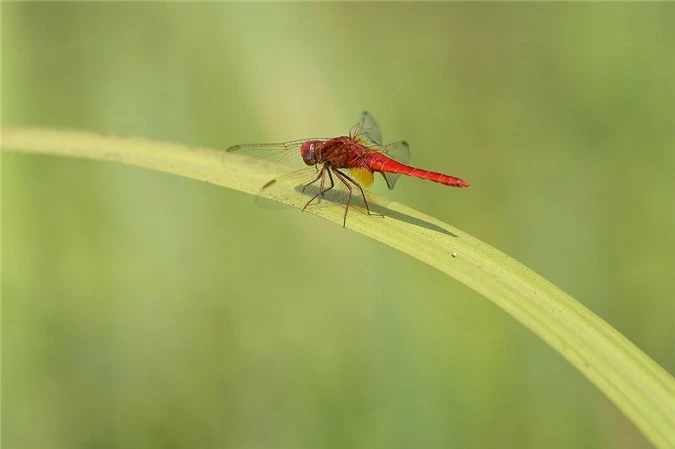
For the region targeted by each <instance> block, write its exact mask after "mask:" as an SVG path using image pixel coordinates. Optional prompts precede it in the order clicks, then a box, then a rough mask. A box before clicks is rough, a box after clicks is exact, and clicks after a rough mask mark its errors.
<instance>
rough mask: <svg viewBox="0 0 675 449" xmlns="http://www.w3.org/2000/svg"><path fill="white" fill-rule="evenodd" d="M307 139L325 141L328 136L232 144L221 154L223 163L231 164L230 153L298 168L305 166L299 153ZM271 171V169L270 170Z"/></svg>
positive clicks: (287, 167)
mask: <svg viewBox="0 0 675 449" xmlns="http://www.w3.org/2000/svg"><path fill="white" fill-rule="evenodd" d="M308 140H319V141H326V140H329V139H328V138H324V137H322V138H315V139H300V140H291V141H289V142H280V143H254V144H245V145H234V146H231V147H230V148H228V149H227V150H225V152H224V153H223V156H222V161H223V164H224V165H227V166H230V165H231V164H232V159H231V155H233V154H236V155H239V156H245V157H250V158H253V159H258V160H263V161H266V162H268V163H270V164H274V165H279V166H281V167H283V168H286V169H287V170H288V169H300V168H304V167H305V163H304V162H303V160H302V156H301V154H300V147H301V146H302V144H303V143H305V142H307V141H308ZM271 171H273V170H271Z"/></svg>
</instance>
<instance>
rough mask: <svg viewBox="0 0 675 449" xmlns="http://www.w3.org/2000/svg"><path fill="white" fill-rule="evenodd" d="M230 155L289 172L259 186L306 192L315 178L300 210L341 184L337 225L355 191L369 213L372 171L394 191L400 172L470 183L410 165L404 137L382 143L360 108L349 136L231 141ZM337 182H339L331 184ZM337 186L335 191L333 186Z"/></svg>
mask: <svg viewBox="0 0 675 449" xmlns="http://www.w3.org/2000/svg"><path fill="white" fill-rule="evenodd" d="M228 153H235V154H239V155H242V156H248V157H253V158H258V159H265V160H269V161H273V162H275V163H279V164H281V165H282V166H283V167H286V168H287V169H288V172H287V173H285V174H283V175H281V176H279V177H277V178H274V179H271V180H270V181H268V182H267V183H265V184H264V185H263V186H262V190H267V189H271V188H273V187H278V186H280V185H286V186H294V187H301V190H302V192H303V193H304V192H305V189H307V188H308V187H309V186H311V185H314V184H315V183H317V182H318V189H317V190H316V193H314V195H313V196H312V197H311V198H309V200H308V201H307V202H306V203H305V205H304V207H303V208H302V210H303V211H304V210H305V209H307V207H308V206H309V205H310V204H312V202H314V201H315V200H316V199H317V198H319V197H320V196H321V197H324V196H325V195H326V194H327V193H328V192H329V191H331V190H333V188H335V187H336V185H337V186H341V187H342V188H346V191H347V201H346V207H345V213H344V217H343V221H342V226H343V227H346V226H347V212H348V211H349V206H350V204H351V202H352V197H353V195H354V192H355V191H358V193H359V194H360V196H361V197H362V198H363V202H364V204H365V206H366V211H367V212H368V215H379V214H375V213H373V212H371V211H370V206H369V205H368V200H367V199H366V194H365V190H364V189H366V190H367V189H368V188H369V187H370V186H371V185H372V184H373V181H374V179H375V173H379V174H380V175H382V177H383V178H384V181H385V182H386V184H387V187H389V189H393V188H394V186H395V185H396V181H397V180H398V178H399V176H400V175H406V176H412V177H415V178H420V179H426V180H429V181H433V182H437V183H439V184H443V185H446V186H451V187H469V183H468V182H466V181H464V180H462V179H460V178H457V177H455V176H451V175H446V174H443V173H437V172H433V171H429V170H424V169H421V168H416V167H412V166H410V165H408V164H409V162H410V147H409V146H408V143H407V142H406V141H405V140H401V141H398V142H394V143H390V144H386V145H383V144H382V131H381V129H380V126H379V125H378V124H377V122H376V121H375V119H374V118H373V116H372V115H370V114H369V113H368V112H366V111H364V112H362V113H361V117H360V119H359V122H358V123H357V124H356V125H354V126H353V127H352V128H351V130H350V131H349V135H346V136H340V137H333V138H307V139H300V140H293V141H289V142H283V143H263V144H244V145H234V146H232V147H230V148H228V149H227V150H226V152H225V154H228ZM336 181H337V182H339V183H340V184H337V183H336ZM336 190H338V189H336Z"/></svg>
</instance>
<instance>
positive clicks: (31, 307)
mask: <svg viewBox="0 0 675 449" xmlns="http://www.w3.org/2000/svg"><path fill="white" fill-rule="evenodd" d="M673 42H675V5H673V4H665V3H663V4H658V3H653V4H635V3H632V4H631V3H623V4H590V3H588V4H519V3H513V4H492V3H480V4H463V3H457V4H454V3H453V4H431V3H423V4H411V3H407V4H366V3H350V4H207V3H201V4H170V3H165V4H161V3H157V4H141V3H138V4H135V3H131V4H106V3H99V4H77V3H73V4H65V3H64V4H3V5H2V124H3V126H9V125H40V126H48V127H59V128H71V129H81V130H89V131H101V132H113V133H118V134H125V135H136V136H141V137H146V138H152V139H162V140H169V141H175V142H183V143H188V144H198V145H205V146H212V147H216V148H226V147H228V146H230V145H233V144H235V143H246V142H266V141H280V140H290V139H296V138H301V137H307V136H317V135H319V136H324V135H326V136H330V135H337V134H344V133H346V132H347V131H348V130H349V128H350V127H351V125H352V124H353V123H354V122H355V121H356V120H357V119H358V115H359V113H360V112H361V110H363V109H367V110H369V111H370V112H371V113H372V114H373V115H374V116H375V117H376V118H377V119H378V121H379V122H380V124H381V125H382V127H383V130H384V134H385V141H394V140H398V139H406V140H407V141H408V142H409V143H410V144H411V147H412V160H413V162H414V163H415V164H417V165H419V166H421V167H424V168H430V169H435V170H438V171H446V172H449V173H450V174H454V175H457V176H460V177H462V178H464V179H467V180H468V181H470V182H471V184H472V186H471V188H470V189H468V190H461V191H460V190H454V189H446V188H443V187H442V186H439V185H436V184H433V183H429V182H422V181H419V180H414V179H401V180H400V181H399V184H398V185H397V188H396V190H395V191H393V192H388V191H387V190H386V188H384V186H383V185H382V184H383V183H381V182H379V181H381V180H378V182H379V184H380V185H379V186H377V187H376V188H375V189H374V190H375V192H377V193H378V194H383V195H386V196H387V197H389V198H391V199H392V200H395V201H399V202H402V203H404V204H408V205H411V206H413V207H415V208H418V209H420V210H422V211H424V212H427V213H429V214H431V215H433V216H435V217H438V218H440V219H442V220H444V221H447V222H449V223H451V224H453V225H455V226H457V227H459V228H460V229H463V230H465V231H467V232H469V233H471V234H473V235H475V236H477V237H478V238H480V239H482V240H484V241H486V242H488V243H490V244H491V245H494V246H496V247H497V248H499V249H501V250H503V251H505V252H506V253H508V254H510V255H512V256H513V257H515V258H516V259H519V260H520V261H522V262H523V263H525V264H526V265H528V266H529V267H531V268H533V269H534V270H535V271H537V272H538V273H540V274H542V275H543V276H544V277H546V278H548V279H549V280H551V281H552V282H554V283H556V284H557V285H558V286H560V287H561V288H563V289H564V290H566V291H567V292H569V293H570V294H572V295H573V296H575V297H576V298H578V299H579V300H580V301H581V302H582V303H584V304H585V305H586V306H588V307H589V308H590V309H592V310H593V311H594V312H596V313H598V314H599V315H600V316H602V317H603V318H605V319H606V320H607V321H609V322H610V323H611V324H612V325H613V326H615V327H616V328H617V329H618V330H619V331H620V332H622V333H623V334H624V335H626V336H627V337H628V338H630V339H631V340H632V341H633V342H635V343H636V344H637V345H638V346H639V347H640V348H642V349H643V350H644V351H646V352H647V353H648V354H649V355H650V356H651V357H653V358H654V359H655V360H656V361H657V362H658V363H660V364H661V365H662V366H663V367H664V368H666V369H667V370H668V371H670V372H671V373H672V372H674V371H675V330H674V328H673V327H674V326H673V322H674V317H675V272H674V267H675V236H674V232H673V230H674V229H675V201H674V198H673V197H674V192H675V121H674V120H675V83H674V80H675V57H673V55H674V54H675V46H674V44H673ZM2 258H3V264H2V299H3V305H2V341H3V348H2V349H3V351H2V353H3V354H2V355H3V357H2V367H3V373H2V387H3V388H2V389H3V404H2V405H3V407H2V416H3V419H2V421H3V435H2V443H4V445H5V447H8V448H37V447H40V448H104V447H139V448H167V447H189V448H195V447H223V448H275V449H280V448H305V447H307V448H310V447H325V448H346V447H367V448H394V447H395V448H413V447H415V448H417V447H419V448H445V447H456V448H485V447H509V448H510V447H512V448H526V447H529V448H541V447H546V448H550V449H554V448H571V447H573V448H601V447H608V448H609V447H611V448H631V449H633V448H640V447H645V448H646V447H650V444H649V443H648V442H647V440H646V439H644V438H643V437H642V436H641V434H640V433H639V432H638V431H637V430H636V428H635V427H634V426H633V425H632V424H630V423H629V422H628V420H627V419H625V418H624V417H623V415H621V413H620V412H619V411H618V410H617V409H616V408H615V407H614V406H613V405H612V404H611V403H610V402H609V401H608V400H606V399H605V398H604V396H603V395H602V394H601V393H599V392H598V391H597V390H596V389H595V388H594V387H593V386H592V385H591V384H590V383H589V382H588V381H586V380H585V379H584V378H583V377H582V376H581V375H580V374H579V373H578V372H577V371H576V370H575V369H573V368H572V367H571V366H570V365H569V364H568V363H567V362H565V361H564V360H563V359H562V357H560V356H559V355H558V354H557V353H554V352H553V351H552V350H551V349H550V348H549V347H547V346H546V345H545V344H544V343H542V342H541V341H539V340H538V339H537V338H536V337H535V336H534V335H533V334H531V333H530V332H529V331H527V330H526V329H524V328H523V327H522V326H521V325H520V324H518V323H517V322H516V321H515V320H513V319H512V318H511V317H510V316H508V315H507V314H505V313H504V312H502V311H501V310H500V309H498V308H497V307H495V306H494V305H493V304H492V303H490V302H488V301H487V300H485V299H484V298H483V297H481V296H479V295H477V294H475V293H474V292H473V291H470V290H468V289H467V288H465V287H464V286H463V285H460V284H458V283H457V282H455V281H454V280H453V279H450V278H447V277H446V276H444V275H442V274H441V273H439V272H436V271H435V270H434V269H432V268H431V267H428V266H426V265H423V264H422V263H420V262H418V261H416V260H412V259H411V258H410V257H407V256H405V255H403V254H401V253H398V252H396V251H394V250H392V249H391V248H388V247H384V246H382V245H380V244H378V243H376V242H373V241H370V240H368V239H366V238H365V237H363V236H361V235H358V234H355V233H353V232H351V231H349V230H345V229H342V228H341V227H339V226H337V225H335V224H332V223H330V222H327V221H323V220H321V219H318V218H316V217H314V216H311V215H309V214H301V213H300V212H299V211H297V210H288V211H277V210H267V209H261V208H258V207H256V205H255V202H254V201H253V198H252V197H251V196H247V195H244V194H242V193H240V192H236V191H229V190H226V189H223V188H219V187H217V186H212V185H207V184H202V183H199V182H195V181H192V180H187V179H182V178H178V177H175V176H170V175H167V174H163V173H157V172H152V171H148V170H143V169H139V168H134V167H126V166H121V165H114V164H110V163H101V162H92V161H83V160H69V159H59V158H52V157H41V156H27V155H16V154H3V155H2Z"/></svg>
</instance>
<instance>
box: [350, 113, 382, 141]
mask: <svg viewBox="0 0 675 449" xmlns="http://www.w3.org/2000/svg"><path fill="white" fill-rule="evenodd" d="M349 135H350V136H351V137H355V138H359V139H361V140H363V141H365V142H366V143H367V144H369V145H382V130H381V129H380V125H378V124H377V122H376V121H375V119H374V118H373V116H372V115H370V114H369V113H368V112H367V111H363V112H362V113H361V118H360V119H359V123H357V124H356V125H354V126H353V127H352V130H351V131H350V132H349Z"/></svg>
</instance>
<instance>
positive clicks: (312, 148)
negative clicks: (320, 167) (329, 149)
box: [300, 140, 319, 165]
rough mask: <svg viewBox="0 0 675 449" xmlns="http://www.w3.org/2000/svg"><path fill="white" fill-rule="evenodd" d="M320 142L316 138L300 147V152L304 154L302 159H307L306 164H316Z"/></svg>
mask: <svg viewBox="0 0 675 449" xmlns="http://www.w3.org/2000/svg"><path fill="white" fill-rule="evenodd" d="M318 144H319V142H318V141H316V140H308V141H307V142H305V143H303V144H302V146H301V147H300V154H302V160H304V161H305V164H307V165H316V162H317V160H316V158H317V154H316V152H317V150H318V146H319V145H318Z"/></svg>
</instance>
